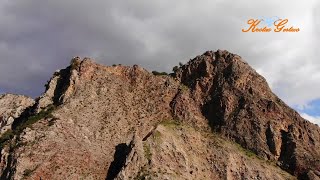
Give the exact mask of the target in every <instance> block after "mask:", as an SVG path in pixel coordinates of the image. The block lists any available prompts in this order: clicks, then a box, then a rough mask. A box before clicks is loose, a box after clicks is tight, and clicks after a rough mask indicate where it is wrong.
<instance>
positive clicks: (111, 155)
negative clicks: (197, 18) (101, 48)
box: [0, 50, 320, 179]
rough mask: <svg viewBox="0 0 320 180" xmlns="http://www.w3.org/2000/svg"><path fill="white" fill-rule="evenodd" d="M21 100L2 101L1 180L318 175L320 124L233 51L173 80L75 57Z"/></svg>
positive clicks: (211, 55) (192, 64)
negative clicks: (36, 92) (303, 114)
mask: <svg viewBox="0 0 320 180" xmlns="http://www.w3.org/2000/svg"><path fill="white" fill-rule="evenodd" d="M6 96H7V95H6ZM19 97H20V96H17V95H12V97H10V98H9V101H10V103H6V102H7V101H8V100H6V101H2V96H1V98H0V106H1V111H0V118H1V124H9V126H8V125H6V126H3V125H1V133H2V135H1V138H0V142H1V159H0V160H1V164H0V174H1V179H40V178H41V179H296V178H298V179H320V128H319V127H318V126H317V125H315V124H312V123H310V122H308V121H306V120H304V119H303V118H301V117H300V115H299V114H298V113H297V112H295V111H294V110H293V109H291V108H290V107H289V106H287V105H286V104H285V103H284V102H283V101H282V100H280V99H279V98H278V97H277V96H276V95H275V94H273V93H272V91H271V90H270V88H269V86H268V84H267V82H266V80H265V79H264V78H263V77H262V76H260V75H259V74H258V73H257V72H256V71H255V70H254V69H252V68H251V67H250V66H249V65H248V64H247V63H246V62H244V60H242V58H241V57H240V56H238V55H235V54H232V53H230V52H228V51H221V50H218V51H216V52H212V51H208V52H205V53H204V54H203V55H200V56H197V57H195V58H194V59H192V60H190V61H189V62H188V63H187V64H185V65H183V66H181V67H179V68H178V69H177V70H176V71H175V72H174V73H173V74H171V75H154V74H152V73H150V72H148V71H147V70H145V69H144V68H142V67H140V66H137V65H134V66H132V67H128V66H122V65H117V66H103V65H99V64H97V63H95V62H93V60H91V59H89V58H84V59H83V60H81V59H80V58H78V57H77V58H74V59H73V60H72V62H71V64H70V66H68V67H67V68H65V69H62V70H60V71H57V72H55V73H54V75H53V77H52V78H51V79H50V81H49V82H48V84H47V85H46V90H45V92H44V93H43V95H41V96H40V97H39V98H37V99H36V100H35V101H33V100H32V99H30V98H27V97H24V98H26V99H24V100H20V99H19ZM12 107H13V108H12ZM18 107H20V109H19V111H18V112H19V113H18V114H16V115H15V116H12V117H13V121H10V123H7V122H8V121H7V120H6V119H8V118H7V116H8V115H6V114H7V113H4V112H8V111H16V110H15V109H16V108H18ZM2 109H4V110H2ZM10 109H13V110H10ZM4 127H6V129H3V128H4ZM8 127H9V128H8ZM8 129H9V130H8Z"/></svg>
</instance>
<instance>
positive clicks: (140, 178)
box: [134, 166, 151, 180]
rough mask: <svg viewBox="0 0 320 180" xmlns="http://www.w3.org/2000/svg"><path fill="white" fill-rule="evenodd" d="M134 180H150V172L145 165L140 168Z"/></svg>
mask: <svg viewBox="0 0 320 180" xmlns="http://www.w3.org/2000/svg"><path fill="white" fill-rule="evenodd" d="M134 180H151V177H150V173H149V171H148V170H147V168H146V166H144V167H142V168H141V169H140V171H139V172H138V175H137V176H136V177H135V178H134Z"/></svg>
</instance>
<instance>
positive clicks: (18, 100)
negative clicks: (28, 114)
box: [0, 94, 34, 135]
mask: <svg viewBox="0 0 320 180" xmlns="http://www.w3.org/2000/svg"><path fill="white" fill-rule="evenodd" d="M33 104H34V100H33V99H31V98H29V97H26V96H21V95H14V94H4V95H0V130H1V131H0V135H2V134H3V133H5V132H6V131H7V130H10V129H11V126H12V123H13V121H14V119H16V118H18V117H19V116H20V115H21V113H23V112H24V111H25V109H26V108H28V107H30V106H32V105H33Z"/></svg>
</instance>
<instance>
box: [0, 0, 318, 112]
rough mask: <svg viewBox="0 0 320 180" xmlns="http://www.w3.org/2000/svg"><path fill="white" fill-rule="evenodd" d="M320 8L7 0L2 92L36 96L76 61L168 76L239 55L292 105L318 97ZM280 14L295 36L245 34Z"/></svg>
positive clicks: (1, 34) (0, 17)
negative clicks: (209, 53)
mask: <svg viewBox="0 0 320 180" xmlns="http://www.w3.org/2000/svg"><path fill="white" fill-rule="evenodd" d="M319 12H320V4H319V3H317V2H316V1H308V2H303V1H292V0H285V1H281V2H279V1H276V0H270V1H256V0H251V1H249V0H239V1H231V0H215V1H214V0H203V1H202V0H199V1H187V0H183V1H182V0H176V1H169V0H161V1H160V0H154V1H150V0H137V1H131V0H121V1H105V0H104V1H102V0H92V1H87V0H68V1H65V0H54V1H43V0H28V1H25V0H15V1H9V0H2V1H1V2H0V92H1V91H2V92H14V93H22V94H28V95H31V96H37V95H39V94H40V93H41V92H42V91H43V90H44V88H43V85H44V83H45V82H46V81H47V80H48V79H49V78H50V76H51V75H52V73H53V72H54V71H55V70H56V69H59V68H63V67H65V66H67V65H68V63H69V61H70V59H71V58H72V57H73V56H82V57H84V56H87V57H93V58H95V60H96V61H97V62H99V63H102V64H106V65H112V64H119V63H121V64H127V65H132V64H139V65H142V66H144V67H146V68H147V69H149V70H158V71H171V68H172V67H173V66H175V65H177V64H178V62H187V61H188V60H189V59H190V58H193V57H194V56H196V55H199V54H202V53H203V52H205V51H206V50H217V49H226V50H228V51H230V52H233V53H236V54H239V55H240V56H242V57H243V58H244V59H245V60H246V61H247V62H248V63H249V64H250V65H252V66H253V67H254V68H255V69H256V70H257V71H258V72H259V73H261V74H262V75H263V76H265V77H266V79H267V81H268V83H269V84H270V86H271V87H272V89H273V90H274V91H275V92H276V94H278V95H279V96H280V97H281V98H283V99H284V100H285V101H286V102H287V103H289V104H290V105H292V106H300V107H304V106H306V105H307V104H308V103H309V102H310V101H312V100H315V99H318V98H320V94H319V92H320V83H318V82H320V71H319V69H320V61H319V60H318V57H319V55H320V53H319V51H318V50H317V49H316V48H317V47H319V45H320V44H319V41H318V40H319V37H320V32H319V28H320V24H319V22H320V15H319ZM261 16H265V17H271V16H278V17H282V18H288V19H289V24H292V25H294V26H297V27H299V28H300V29H301V31H300V32H298V33H243V32H241V29H242V28H247V27H248V26H247V25H246V21H247V20H248V19H249V18H258V17H261Z"/></svg>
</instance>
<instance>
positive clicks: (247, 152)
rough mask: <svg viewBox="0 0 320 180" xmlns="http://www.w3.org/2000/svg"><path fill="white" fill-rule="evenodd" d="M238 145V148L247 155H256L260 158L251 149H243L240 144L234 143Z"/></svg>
mask: <svg viewBox="0 0 320 180" xmlns="http://www.w3.org/2000/svg"><path fill="white" fill-rule="evenodd" d="M235 144H236V145H237V147H238V149H239V150H240V151H242V152H244V153H245V154H246V155H247V156H248V157H257V158H258V159H260V157H259V156H257V155H256V154H255V153H254V152H252V151H251V150H248V149H245V148H243V147H242V146H241V145H240V144H238V143H235Z"/></svg>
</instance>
